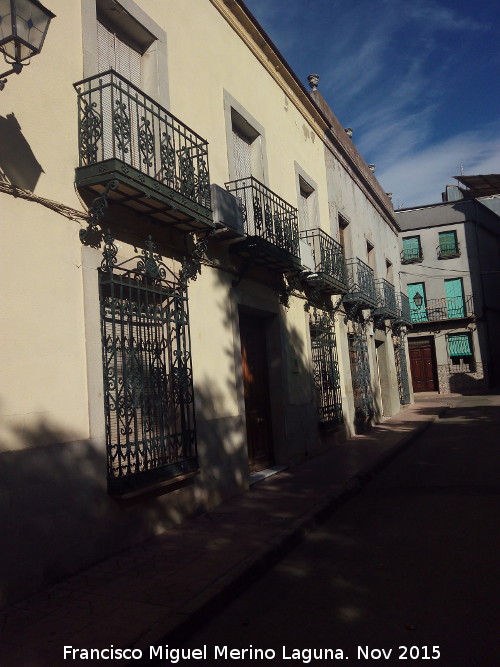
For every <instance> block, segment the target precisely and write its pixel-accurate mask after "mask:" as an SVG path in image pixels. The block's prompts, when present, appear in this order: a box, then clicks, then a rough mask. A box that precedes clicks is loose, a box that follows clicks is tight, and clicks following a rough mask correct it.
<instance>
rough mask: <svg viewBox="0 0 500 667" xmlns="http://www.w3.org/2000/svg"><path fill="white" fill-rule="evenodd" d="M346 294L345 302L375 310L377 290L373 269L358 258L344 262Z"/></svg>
mask: <svg viewBox="0 0 500 667" xmlns="http://www.w3.org/2000/svg"><path fill="white" fill-rule="evenodd" d="M346 271H347V294H345V295H344V298H343V300H344V301H345V302H355V303H358V304H359V305H360V306H361V307H363V308H376V307H377V304H378V295H377V288H376V287H375V278H374V275H373V269H372V268H371V267H369V266H368V264H365V263H364V262H363V261H362V260H360V259H359V258H358V257H354V258H351V259H348V260H347V261H346Z"/></svg>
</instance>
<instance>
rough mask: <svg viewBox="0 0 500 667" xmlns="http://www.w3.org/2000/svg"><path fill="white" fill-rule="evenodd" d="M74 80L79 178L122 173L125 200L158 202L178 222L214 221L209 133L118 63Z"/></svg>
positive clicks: (98, 179) (144, 204) (87, 180)
mask: <svg viewBox="0 0 500 667" xmlns="http://www.w3.org/2000/svg"><path fill="white" fill-rule="evenodd" d="M74 87H75V89H76V91H77V95H78V109H79V116H78V136H79V167H78V168H77V170H76V171H77V174H76V180H77V185H79V186H89V187H94V188H96V184H98V183H101V184H103V183H105V182H106V181H108V182H109V180H110V179H113V178H117V179H118V180H119V183H120V186H121V187H122V188H123V192H122V193H121V198H120V197H118V195H117V197H118V199H119V201H120V203H125V204H126V205H128V206H132V207H135V208H136V209H137V210H138V211H139V212H141V211H142V209H147V208H148V207H149V208H151V209H152V211H153V213H155V212H158V211H159V210H160V209H161V206H160V204H159V203H161V204H163V205H164V208H165V209H169V210H170V212H171V215H172V216H173V220H174V222H179V223H180V224H182V222H183V221H184V220H187V219H189V218H190V217H191V218H194V219H196V220H197V221H198V222H205V223H208V224H210V225H212V226H213V222H212V214H211V210H210V177H209V168H208V143H207V142H206V141H205V139H203V138H202V137H200V136H199V135H198V134H196V132H193V130H191V129H190V128H189V127H188V126H187V125H185V124H184V123H183V122H182V121H180V120H179V119H178V118H176V117H175V116H173V115H172V114H171V113H170V112H168V111H167V110H166V109H164V108H163V107H162V106H160V105H159V104H158V103H157V102H155V101H154V100H153V99H152V98H151V97H149V96H148V95H146V94H145V93H143V92H142V91H141V90H140V89H139V88H137V87H136V86H134V85H133V84H132V83H130V82H129V81H127V80H126V79H125V78H124V77H122V76H121V75H120V74H117V73H116V72H115V71H113V70H109V71H107V72H102V73H100V74H97V75H95V76H93V77H90V78H87V79H84V80H83V81H79V82H78V83H75V84H74ZM127 188H128V190H127ZM143 193H146V194H147V196H143ZM127 195H128V199H126V198H125V197H126V196H127ZM151 199H152V200H154V201H153V203H151ZM158 202H159V203H158ZM153 204H154V206H153ZM170 204H171V205H170ZM176 215H177V217H178V218H179V219H178V220H177V219H176V217H175V216H176Z"/></svg>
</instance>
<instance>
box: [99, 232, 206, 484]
mask: <svg viewBox="0 0 500 667" xmlns="http://www.w3.org/2000/svg"><path fill="white" fill-rule="evenodd" d="M105 242H106V243H105V247H104V251H103V259H102V263H101V271H100V272H99V288H100V304H101V333H102V347H103V371H104V372H103V376H104V407H105V416H106V420H105V423H106V444H107V453H108V480H109V481H108V484H110V485H111V486H110V488H117V482H119V481H120V480H123V479H124V478H131V477H133V476H139V477H135V479H136V480H138V481H137V482H134V483H135V484H137V485H140V484H141V483H146V484H147V483H148V479H158V478H159V477H158V474H161V476H162V477H163V478H168V477H171V476H175V475H177V474H179V473H181V472H183V471H184V470H186V469H187V470H190V469H191V470H193V469H195V468H196V467H197V459H196V456H197V452H196V431H195V421H194V396H193V380H192V369H191V355H190V351H189V328H188V327H189V318H188V313H187V295H186V291H185V288H184V286H183V285H182V284H180V283H179V281H178V279H177V278H176V277H175V276H174V274H173V272H172V271H171V270H170V269H168V267H167V266H166V265H165V264H164V263H163V261H162V259H161V256H160V255H159V254H157V253H156V252H155V244H154V243H153V241H152V239H151V238H148V240H147V241H146V244H145V247H144V249H143V250H142V252H141V254H140V255H138V256H135V257H131V258H129V259H127V260H126V261H123V262H121V263H118V261H117V247H116V244H115V242H114V239H113V238H112V236H111V234H110V233H109V232H107V233H106V235H105ZM146 473H148V474H149V473H152V474H153V477H149V476H146V477H145V476H144V475H145V474H146ZM142 480H144V481H142Z"/></svg>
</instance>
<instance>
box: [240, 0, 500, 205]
mask: <svg viewBox="0 0 500 667" xmlns="http://www.w3.org/2000/svg"><path fill="white" fill-rule="evenodd" d="M245 4H246V5H247V7H248V8H249V9H250V11H251V12H252V13H253V14H254V16H255V17H256V18H257V20H258V21H259V22H260V24H261V25H262V26H263V28H264V30H265V31H266V32H267V33H268V34H269V36H270V38H271V39H272V40H273V42H274V43H275V44H276V46H277V47H278V49H279V50H280V51H281V53H282V54H283V56H284V57H285V59H286V60H287V61H288V63H289V64H290V65H291V67H292V69H293V70H294V71H295V73H296V74H297V76H298V77H299V79H300V80H301V81H303V82H304V84H305V85H306V87H307V75H308V74H311V73H317V74H319V75H320V83H319V90H320V91H321V93H322V94H323V96H324V97H325V99H326V100H327V102H328V103H329V104H330V106H331V107H332V109H333V111H334V113H335V115H336V116H337V117H338V118H339V120H340V121H341V123H342V124H343V125H344V127H352V128H353V132H354V134H353V141H354V143H355V144H356V146H357V148H358V150H359V151H360V152H361V154H362V155H363V157H364V158H365V160H366V162H368V163H374V164H375V165H376V174H375V175H376V176H377V178H378V180H379V181H380V183H381V184H382V186H383V187H384V189H385V190H386V191H387V192H392V193H393V203H394V206H395V207H396V208H401V207H404V206H417V205H419V204H430V203H434V202H438V201H441V192H442V191H443V190H444V187H445V185H446V184H447V183H454V182H455V181H454V179H453V178H452V177H453V176H455V175H457V174H460V173H461V167H462V166H463V172H464V173H465V174H481V173H482V174H486V173H500V113H499V112H500V77H499V73H500V46H499V31H500V3H499V2H498V1H497V0H475V2H472V1H471V0H454V1H453V2H452V1H451V0H351V2H347V1H346V0H245Z"/></svg>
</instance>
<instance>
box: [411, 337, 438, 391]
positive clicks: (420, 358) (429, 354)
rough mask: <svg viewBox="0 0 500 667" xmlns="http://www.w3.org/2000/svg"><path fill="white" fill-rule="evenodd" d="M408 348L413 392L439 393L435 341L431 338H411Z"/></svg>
mask: <svg viewBox="0 0 500 667" xmlns="http://www.w3.org/2000/svg"><path fill="white" fill-rule="evenodd" d="M408 347H409V352H410V366H411V377H412V382H413V391H415V392H417V391H437V390H438V380H437V373H436V363H435V355H434V341H433V340H432V339H431V338H410V339H409V341H408Z"/></svg>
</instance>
